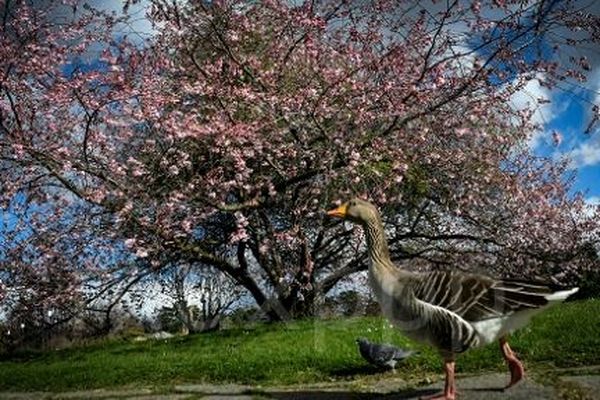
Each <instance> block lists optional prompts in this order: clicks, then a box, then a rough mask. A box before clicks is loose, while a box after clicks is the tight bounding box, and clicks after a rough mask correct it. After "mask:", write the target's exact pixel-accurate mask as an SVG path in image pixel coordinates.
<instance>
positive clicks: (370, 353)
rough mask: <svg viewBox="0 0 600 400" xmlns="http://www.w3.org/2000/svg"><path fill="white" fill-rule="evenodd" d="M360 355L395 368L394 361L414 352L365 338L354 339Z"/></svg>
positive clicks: (386, 366) (380, 365) (378, 363)
mask: <svg viewBox="0 0 600 400" xmlns="http://www.w3.org/2000/svg"><path fill="white" fill-rule="evenodd" d="M356 343H358V350H359V352H360V355H361V356H362V357H363V358H364V359H365V360H367V361H368V362H369V363H371V364H373V365H376V366H378V367H383V368H391V369H395V368H396V363H398V361H402V360H404V359H405V358H408V357H410V356H411V355H412V354H414V353H415V352H414V351H412V350H403V349H401V348H399V347H396V346H392V345H391V344H387V343H382V344H380V343H372V342H369V341H368V340H367V339H365V338H360V339H357V340H356Z"/></svg>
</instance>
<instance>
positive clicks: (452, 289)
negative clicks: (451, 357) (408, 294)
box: [413, 271, 555, 322]
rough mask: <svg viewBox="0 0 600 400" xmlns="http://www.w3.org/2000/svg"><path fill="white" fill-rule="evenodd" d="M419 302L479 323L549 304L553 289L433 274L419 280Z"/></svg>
mask: <svg viewBox="0 0 600 400" xmlns="http://www.w3.org/2000/svg"><path fill="white" fill-rule="evenodd" d="M419 278H420V279H418V280H417V281H416V283H415V286H414V288H413V292H414V294H415V296H416V297H417V299H419V300H421V301H423V302H425V303H428V304H431V305H434V306H437V307H441V308H443V309H445V310H448V311H450V312H451V313H453V314H456V315H458V316H460V317H461V318H463V319H464V320H466V321H470V322H476V321H482V320H485V319H489V318H498V317H503V316H507V315H510V314H513V313H515V312H517V311H522V310H526V309H537V308H541V307H543V306H545V305H547V304H548V298H547V297H548V296H549V295H551V294H553V293H554V292H555V291H554V290H553V288H552V287H550V286H548V285H544V284H539V283H535V282H526V281H520V280H511V279H492V278H489V277H486V276H483V275H475V274H465V273H460V272H455V271H434V272H430V273H427V274H423V275H421V276H420V277H419Z"/></svg>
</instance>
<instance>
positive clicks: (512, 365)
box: [504, 357, 525, 389]
mask: <svg viewBox="0 0 600 400" xmlns="http://www.w3.org/2000/svg"><path fill="white" fill-rule="evenodd" d="M506 361H507V362H508V369H509V371H510V382H509V383H508V385H506V387H505V388H504V389H508V388H509V387H511V386H514V385H515V384H517V383H518V382H519V381H521V379H523V377H524V376H525V368H523V363H522V362H521V361H520V360H519V359H518V358H516V357H515V358H513V359H508V360H506Z"/></svg>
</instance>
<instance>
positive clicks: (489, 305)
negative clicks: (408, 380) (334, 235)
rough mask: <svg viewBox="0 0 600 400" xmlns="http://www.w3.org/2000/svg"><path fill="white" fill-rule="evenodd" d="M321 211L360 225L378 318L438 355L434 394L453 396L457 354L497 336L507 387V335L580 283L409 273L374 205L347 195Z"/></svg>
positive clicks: (515, 369) (515, 366) (514, 377)
mask: <svg viewBox="0 0 600 400" xmlns="http://www.w3.org/2000/svg"><path fill="white" fill-rule="evenodd" d="M327 214H328V215H329V216H332V217H337V218H342V219H345V220H349V221H351V222H353V223H356V224H359V225H361V226H362V228H363V229H364V231H365V236H366V238H367V248H368V253H369V261H370V262H369V283H370V286H371V288H372V290H373V291H374V293H375V296H376V297H377V300H378V301H379V304H380V306H381V309H382V312H383V314H384V316H385V317H386V318H387V319H389V320H390V322H392V323H393V324H394V325H395V326H396V327H397V328H399V329H400V330H401V331H402V332H403V333H404V334H405V335H406V336H408V337H410V338H412V339H415V340H418V341H421V342H425V343H428V344H430V345H432V346H434V347H436V348H437V349H438V351H439V352H440V354H441V355H442V357H443V358H444V369H445V374H446V383H445V386H444V392H443V393H442V394H440V395H439V396H436V397H434V398H436V399H446V400H453V399H454V398H455V396H456V388H455V382H454V365H455V364H454V360H455V355H456V354H458V353H462V352H465V351H466V350H469V349H471V348H474V347H478V346H483V345H485V344H488V343H491V342H494V341H496V340H498V341H499V343H500V349H501V350H502V354H503V356H504V359H505V360H506V362H507V364H508V368H509V371H510V374H511V378H510V382H509V384H508V385H507V388H508V387H510V386H512V385H514V384H515V383H517V382H519V381H520V380H521V379H522V378H523V376H524V369H523V364H522V363H521V361H520V360H519V359H518V358H517V356H516V355H515V354H514V353H513V351H512V350H511V348H510V346H509V344H508V342H507V341H506V336H507V335H508V334H509V333H510V332H512V331H514V330H516V329H519V328H521V327H523V326H525V325H526V324H527V323H528V322H529V319H530V318H531V316H533V315H534V314H536V313H538V312H540V311H542V310H543V309H545V308H546V307H548V306H550V305H551V304H553V303H557V302H561V301H563V300H565V299H566V298H567V297H569V296H570V295H572V294H573V293H575V292H576V291H577V290H578V288H573V289H570V290H561V291H554V290H552V289H551V288H550V287H549V286H547V285H544V284H539V283H535V282H525V281H519V280H510V279H493V278H490V277H488V276H485V275H477V274H468V273H462V272H457V271H434V272H428V273H413V272H410V271H406V270H403V269H401V268H397V267H396V266H394V264H393V263H392V261H391V259H390V253H389V249H388V244H387V239H386V237H385V231H384V229H383V224H382V222H381V217H380V214H379V211H378V210H377V208H376V207H375V206H374V205H373V204H371V203H369V202H367V201H364V200H360V199H353V200H350V201H348V202H346V203H344V204H342V205H340V206H339V207H337V208H336V209H334V210H331V211H328V212H327Z"/></svg>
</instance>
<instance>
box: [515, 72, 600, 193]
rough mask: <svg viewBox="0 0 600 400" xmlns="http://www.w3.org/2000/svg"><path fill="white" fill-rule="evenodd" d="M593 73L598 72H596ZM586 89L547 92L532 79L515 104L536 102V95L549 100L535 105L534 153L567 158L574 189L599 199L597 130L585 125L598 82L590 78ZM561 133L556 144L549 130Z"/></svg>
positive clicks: (598, 132) (595, 99) (599, 155)
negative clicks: (573, 175)
mask: <svg viewBox="0 0 600 400" xmlns="http://www.w3.org/2000/svg"><path fill="white" fill-rule="evenodd" d="M595 75H596V76H600V74H598V73H596V74H595ZM593 79H594V76H592V80H591V82H589V83H588V84H587V85H588V86H587V88H586V89H580V90H578V91H577V92H574V93H571V92H565V91H562V90H554V91H549V90H547V89H545V88H543V87H540V86H539V85H538V84H537V83H536V82H532V83H531V84H529V85H528V86H527V88H526V89H525V90H523V92H521V93H519V94H517V95H516V96H515V98H516V100H515V103H517V105H518V106H523V102H524V101H526V102H527V103H529V105H531V104H535V103H536V101H535V99H536V98H537V97H545V98H548V99H549V100H551V103H549V104H546V105H542V106H538V109H537V111H536V113H535V114H534V119H536V120H537V122H539V123H540V124H542V126H543V130H542V131H540V132H539V133H538V134H537V135H536V136H535V137H534V138H533V139H532V141H531V143H530V145H531V147H532V148H533V150H534V153H535V154H538V155H541V156H549V157H553V158H561V157H569V158H570V159H571V167H572V169H573V170H575V171H576V173H577V175H576V176H577V178H576V181H575V186H574V188H573V189H574V190H576V191H581V192H583V193H585V197H586V198H587V199H588V201H589V202H592V203H598V202H599V201H600V129H599V126H596V127H595V128H594V129H593V130H592V131H591V132H590V133H586V132H585V131H586V128H587V127H588V125H589V122H590V119H591V107H592V104H591V103H596V104H597V101H598V99H599V98H600V96H599V95H598V94H597V93H595V91H596V90H597V89H596V88H597V87H599V86H600V82H598V81H596V80H593ZM553 131H556V132H558V133H559V134H560V135H561V136H562V141H561V143H560V144H559V145H558V146H557V145H555V144H554V143H553V141H552V132H553Z"/></svg>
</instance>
